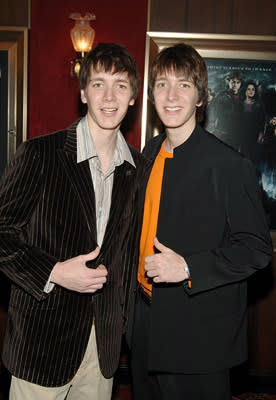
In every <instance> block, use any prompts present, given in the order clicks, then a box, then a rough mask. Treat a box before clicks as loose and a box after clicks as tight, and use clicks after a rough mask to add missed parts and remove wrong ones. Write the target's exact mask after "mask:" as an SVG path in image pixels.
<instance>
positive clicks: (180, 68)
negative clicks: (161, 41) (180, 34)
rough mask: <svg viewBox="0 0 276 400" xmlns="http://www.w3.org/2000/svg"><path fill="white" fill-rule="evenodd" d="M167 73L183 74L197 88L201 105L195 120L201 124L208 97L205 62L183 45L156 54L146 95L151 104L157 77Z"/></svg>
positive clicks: (196, 53)
mask: <svg viewBox="0 0 276 400" xmlns="http://www.w3.org/2000/svg"><path fill="white" fill-rule="evenodd" d="M169 71H173V72H176V73H181V74H182V73H183V74H184V76H185V77H186V78H187V79H189V80H191V81H192V82H193V84H194V85H195V87H196V88H197V91H198V101H199V102H202V105H201V106H200V107H197V111H196V118H197V121H199V122H201V121H202V120H203V117H204V108H205V106H206V103H207V97H208V74H207V67H206V64H205V61H204V60H203V58H202V57H201V56H200V55H199V53H198V52H197V51H196V50H195V49H194V48H193V47H192V46H190V45H187V44H185V43H179V44H176V45H175V46H172V47H167V48H165V49H163V50H162V51H161V52H160V53H158V54H157V56H156V58H155V59H154V61H153V63H152V65H151V68H150V73H149V87H148V95H149V98H150V100H151V101H152V102H154V97H153V89H154V85H155V81H156V78H157V76H158V75H161V74H163V73H167V72H169Z"/></svg>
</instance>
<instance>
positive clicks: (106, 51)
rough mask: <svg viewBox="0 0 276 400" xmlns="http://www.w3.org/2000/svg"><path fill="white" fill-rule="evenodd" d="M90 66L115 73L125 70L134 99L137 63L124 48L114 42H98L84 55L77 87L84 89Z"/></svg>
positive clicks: (136, 83)
mask: <svg viewBox="0 0 276 400" xmlns="http://www.w3.org/2000/svg"><path fill="white" fill-rule="evenodd" d="M91 67H92V68H93V69H94V70H95V71H99V70H103V71H105V72H111V73H112V74H116V73H117V72H126V73H127V74H128V77H129V81H130V86H131V89H132V97H133V99H134V100H135V99H136V98H137V96H138V93H139V87H140V75H139V71H138V68H137V65H136V63H135V61H134V59H133V58H132V56H131V55H130V53H129V52H128V50H127V49H126V48H124V47H123V46H121V45H119V44H116V43H99V44H98V45H97V46H95V47H94V48H93V49H92V50H91V51H90V52H89V53H88V54H87V55H86V57H85V59H84V60H83V62H82V64H81V68H80V73H79V88H80V89H81V90H84V89H86V87H87V83H88V79H89V76H90V71H91Z"/></svg>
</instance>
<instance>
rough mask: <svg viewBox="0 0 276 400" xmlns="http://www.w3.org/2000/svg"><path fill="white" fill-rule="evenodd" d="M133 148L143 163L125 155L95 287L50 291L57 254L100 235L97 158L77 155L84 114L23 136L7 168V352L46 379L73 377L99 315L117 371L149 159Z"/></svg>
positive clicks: (107, 359)
mask: <svg viewBox="0 0 276 400" xmlns="http://www.w3.org/2000/svg"><path fill="white" fill-rule="evenodd" d="M130 150H131V154H132V157H133V160H134V162H135V165H136V169H135V168H134V167H133V166H131V165H130V164H129V163H128V162H124V163H123V164H122V165H120V166H119V167H117V168H116V169H115V172H114V184H113V192H112V200H111V208H110V215H109V220H108V222H107V227H106V231H105V235H104V239H103V243H102V247H101V254H100V257H101V258H102V259H103V263H104V264H105V265H106V267H107V269H108V278H107V283H106V285H105V287H104V289H103V290H102V291H100V292H97V293H96V294H95V295H83V294H79V293H76V292H71V291H68V290H66V289H63V288H61V287H59V286H58V285H55V287H54V289H53V291H52V292H51V293H50V294H49V295H47V294H45V293H44V292H43V289H44V286H45V283H46V281H47V279H48V277H49V274H50V272H51V270H52V268H53V266H54V264H55V263H56V262H57V261H63V260H65V259H68V258H71V257H74V256H76V255H78V254H82V253H87V252H89V251H91V250H92V249H94V248H95V246H96V241H97V240H96V217H95V199H94V191H93V184H92V180H91V173H90V170H89V163H88V161H83V162H80V163H79V164H77V155H76V154H77V153H76V123H75V124H73V125H72V126H71V127H70V128H68V129H67V130H63V131H59V132H56V133H54V134H51V135H46V136H43V137H39V138H36V139H33V140H30V141H28V142H25V143H24V144H23V145H21V147H20V148H19V150H18V152H17V154H16V156H15V158H14V160H13V161H12V162H11V164H10V166H9V167H8V168H7V169H6V171H5V174H4V176H3V179H2V182H1V185H0V268H1V270H2V271H3V272H4V273H5V274H6V275H7V276H8V277H9V278H10V279H11V280H12V282H13V284H12V290H11V298H10V304H9V318H8V326H7V331H6V336H5V342H4V350H3V361H4V363H5V365H6V367H7V368H8V369H9V371H10V372H11V373H12V374H13V375H15V376H17V377H19V378H21V379H25V380H28V381H31V382H33V383H37V384H40V385H44V386H59V385H63V384H65V383H66V382H68V381H69V380H70V379H71V378H72V377H73V376H74V374H75V373H76V371H77V369H78V367H79V365H80V363H81V360H82V358H83V355H84V352H85V349H86V345H87V342H88V338H89V334H90V330H91V325H92V319H93V316H94V317H95V321H96V336H97V343H98V353H99V361H100V367H101V370H102V373H103V375H104V376H105V377H110V376H112V375H113V374H114V371H115V370H116V368H117V366H118V360H119V354H120V344H121V334H122V330H123V324H124V322H125V319H126V311H127V309H128V297H129V296H128V294H129V290H130V289H129V288H130V287H131V278H133V274H132V265H133V257H134V254H135V257H136V252H135V250H134V243H136V240H137V232H136V224H135V220H136V218H137V216H136V197H137V193H136V192H137V189H138V188H139V187H140V186H141V185H142V183H143V180H144V173H145V170H146V169H147V165H148V164H147V162H146V161H145V160H144V158H143V157H142V156H141V155H140V154H139V153H138V152H137V151H136V150H134V149H132V148H130ZM125 250H127V254H126V253H124V251H125ZM122 278H124V280H125V281H124V282H123V281H122Z"/></svg>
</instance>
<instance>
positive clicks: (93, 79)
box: [89, 77, 130, 83]
mask: <svg viewBox="0 0 276 400" xmlns="http://www.w3.org/2000/svg"><path fill="white" fill-rule="evenodd" d="M95 81H96V82H98V81H101V82H105V81H106V79H104V78H101V77H99V78H91V79H89V82H95ZM114 82H116V83H118V82H123V83H130V81H129V79H124V78H118V79H115V81H114Z"/></svg>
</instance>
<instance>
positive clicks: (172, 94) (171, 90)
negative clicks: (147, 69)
mask: <svg viewBox="0 0 276 400" xmlns="http://www.w3.org/2000/svg"><path fill="white" fill-rule="evenodd" d="M167 96H168V100H169V101H173V100H175V99H176V98H177V89H176V87H175V86H174V85H170V86H169V87H168V92H167Z"/></svg>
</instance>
